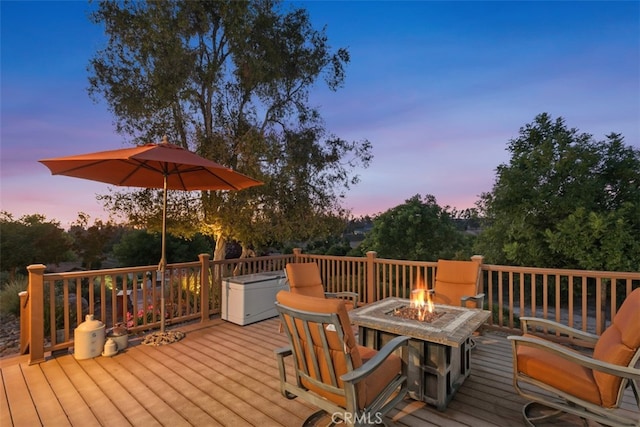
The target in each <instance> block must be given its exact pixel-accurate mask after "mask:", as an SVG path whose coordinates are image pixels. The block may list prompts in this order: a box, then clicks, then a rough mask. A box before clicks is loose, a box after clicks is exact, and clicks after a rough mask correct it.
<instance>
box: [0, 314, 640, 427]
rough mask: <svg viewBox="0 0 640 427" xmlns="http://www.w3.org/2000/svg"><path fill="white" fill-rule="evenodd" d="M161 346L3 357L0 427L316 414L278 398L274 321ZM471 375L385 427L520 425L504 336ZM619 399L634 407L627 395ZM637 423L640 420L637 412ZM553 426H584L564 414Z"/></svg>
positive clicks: (405, 408)
mask: <svg viewBox="0 0 640 427" xmlns="http://www.w3.org/2000/svg"><path fill="white" fill-rule="evenodd" d="M179 330H181V331H183V332H186V334H187V335H186V337H185V338H184V339H182V340H181V341H179V342H177V343H173V344H170V345H165V346H160V347H149V346H145V345H137V343H136V340H131V341H130V346H129V348H127V349H126V350H125V351H123V352H121V353H119V354H118V355H116V356H114V357H111V358H109V357H97V358H94V359H89V360H81V361H78V360H76V359H75V358H74V357H73V356H72V355H71V354H65V355H58V356H56V357H51V358H49V359H48V360H47V361H46V362H44V363H41V364H39V365H32V366H29V365H27V363H26V359H25V357H13V358H9V359H2V360H0V369H1V374H2V388H1V389H0V426H2V427H6V426H36V425H52V426H64V425H75V426H82V427H85V426H87V427H88V426H94V425H95V426H99V425H101V426H110V427H111V426H127V425H135V426H138V425H139V426H145V427H147V426H154V425H168V426H171V427H178V426H188V425H192V426H260V427H262V426H285V427H294V426H299V425H301V423H302V422H303V420H304V419H305V418H306V417H307V416H309V415H311V414H312V413H313V412H315V411H316V408H315V407H312V406H310V405H308V404H307V403H305V402H304V401H302V400H300V399H296V400H287V399H285V398H284V397H283V396H281V395H280V393H279V384H278V383H279V380H278V368H277V365H276V360H275V357H274V354H273V350H274V349H275V348H277V347H281V346H283V345H286V337H285V336H284V335H283V334H280V333H279V332H278V321H277V320H276V319H270V320H266V321H263V322H260V323H256V324H253V325H248V326H244V327H241V326H237V325H235V324H232V323H228V322H225V321H222V320H220V319H215V320H212V321H210V322H208V323H206V324H201V323H198V324H192V325H184V326H182V327H180V328H179ZM477 342H478V345H477V347H476V348H475V349H474V350H473V353H472V373H471V376H470V377H469V378H468V379H467V381H466V382H465V383H464V384H463V385H462V387H461V388H460V390H459V391H458V393H457V395H456V396H455V398H454V399H453V401H452V402H451V403H450V404H449V406H448V408H447V410H446V411H444V412H439V411H437V410H436V409H435V408H433V407H430V406H428V405H426V404H424V403H421V402H416V401H412V400H411V399H409V398H407V399H406V400H405V401H404V402H403V403H401V404H399V405H398V406H397V407H396V410H395V411H394V412H393V413H392V414H391V418H390V420H388V421H387V424H388V425H389V426H393V425H396V426H474V427H482V426H501V427H503V426H518V425H523V423H522V419H521V415H520V410H521V407H522V405H523V404H524V403H525V402H524V400H523V399H522V398H520V397H519V396H518V395H517V394H516V393H515V391H514V389H513V386H512V383H511V377H512V374H511V347H510V343H509V342H508V341H507V339H506V338H505V337H503V336H500V335H497V334H492V333H487V334H485V335H484V336H481V337H478V338H477ZM626 400H627V401H628V402H629V403H631V402H632V396H631V394H630V391H629V390H628V392H627V396H626ZM639 416H640V414H639ZM558 425H575V426H578V425H582V424H581V422H580V420H578V419H576V418H573V417H565V418H563V419H561V420H560V422H559V424H558Z"/></svg>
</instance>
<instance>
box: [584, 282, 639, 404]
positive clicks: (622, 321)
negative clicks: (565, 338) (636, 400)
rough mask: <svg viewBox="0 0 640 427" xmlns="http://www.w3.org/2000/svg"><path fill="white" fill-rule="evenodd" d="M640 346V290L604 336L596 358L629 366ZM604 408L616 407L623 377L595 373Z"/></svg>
mask: <svg viewBox="0 0 640 427" xmlns="http://www.w3.org/2000/svg"><path fill="white" fill-rule="evenodd" d="M639 347H640V288H638V289H636V290H635V291H633V292H631V293H630V294H629V295H628V296H627V298H626V299H625V301H624V303H623V304H622V306H620V310H618V312H617V313H616V315H615V317H614V318H613V322H612V323H611V325H610V326H609V327H608V328H607V329H606V330H605V331H604V332H603V333H602V335H601V336H600V338H599V339H598V342H597V343H596V346H595V348H594V349H593V358H594V359H597V360H601V361H603V362H608V363H613V364H615V365H620V366H629V364H630V363H631V360H632V358H633V356H634V355H635V354H636V352H637V351H638V348H639ZM594 377H595V381H596V383H597V384H598V388H599V389H600V396H601V398H602V402H603V406H605V407H607V408H609V407H613V406H614V405H615V404H616V402H617V398H618V392H619V391H620V385H621V383H622V378H620V377H616V376H614V375H609V374H605V373H603V372H594Z"/></svg>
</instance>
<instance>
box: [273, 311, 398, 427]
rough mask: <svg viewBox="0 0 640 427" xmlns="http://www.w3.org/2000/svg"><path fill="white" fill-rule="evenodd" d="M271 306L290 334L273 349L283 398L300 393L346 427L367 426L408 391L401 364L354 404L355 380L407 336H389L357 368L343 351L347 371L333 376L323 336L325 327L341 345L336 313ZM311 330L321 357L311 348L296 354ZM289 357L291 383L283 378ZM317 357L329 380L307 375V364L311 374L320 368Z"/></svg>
mask: <svg viewBox="0 0 640 427" xmlns="http://www.w3.org/2000/svg"><path fill="white" fill-rule="evenodd" d="M276 308H277V310H278V312H279V314H280V320H281V323H282V325H284V329H285V330H286V332H287V336H288V337H289V342H290V343H291V345H289V346H287V347H283V348H279V349H277V350H275V353H276V358H277V361H278V369H279V372H280V392H281V393H282V395H283V396H285V397H286V398H287V399H294V398H296V397H301V398H302V399H304V400H306V401H308V402H309V403H311V404H313V405H315V406H318V407H319V408H321V410H322V411H326V412H328V413H330V414H335V415H337V416H338V417H340V418H342V419H343V420H344V422H345V424H346V425H348V426H360V425H370V423H371V422H372V421H380V418H381V417H382V416H384V415H385V414H386V413H387V412H389V411H390V410H391V409H392V408H393V407H395V406H396V405H397V404H398V403H399V402H400V401H402V400H403V399H404V397H405V395H406V393H407V375H406V364H405V363H404V362H403V364H402V372H401V373H399V374H398V375H396V376H395V377H394V378H393V380H392V381H391V382H390V383H389V384H388V385H387V386H386V387H385V388H384V389H383V390H382V392H381V393H380V394H379V395H378V396H377V397H376V398H375V399H374V400H373V401H372V402H371V404H370V405H369V406H368V407H366V408H362V409H360V408H358V404H357V401H358V395H357V393H358V390H357V384H358V383H359V382H361V381H362V380H364V379H365V378H367V377H368V376H369V375H371V374H372V373H373V372H374V371H375V370H376V368H378V367H379V366H380V365H381V364H382V363H383V362H384V361H385V359H387V358H388V357H389V355H391V354H392V353H393V352H394V351H395V350H396V349H398V348H401V347H402V346H406V345H407V343H408V341H409V337H405V336H399V337H396V338H394V339H393V340H391V341H390V342H388V343H387V344H386V345H385V346H384V347H383V348H382V349H381V350H380V351H379V352H378V353H377V354H376V355H375V356H374V357H373V358H371V359H369V360H368V361H366V362H365V363H364V364H363V365H362V366H361V367H359V368H358V369H353V361H352V359H351V357H350V355H349V353H345V356H346V361H347V369H348V373H346V374H344V375H342V376H341V377H340V378H338V377H337V375H336V370H335V367H334V363H333V359H332V357H331V354H330V350H329V344H328V338H327V331H332V332H333V331H335V333H337V335H338V338H339V340H340V342H341V343H342V347H343V348H345V343H344V341H345V336H344V332H343V325H341V323H340V319H339V317H338V315H337V313H313V312H308V311H301V310H296V309H293V308H291V307H286V306H284V305H282V304H280V303H276ZM287 318H289V319H290V323H287ZM296 320H300V321H302V322H301V324H302V327H300V326H299V323H300V322H297V321H296ZM312 330H314V331H315V332H317V334H318V335H319V336H320V337H321V339H320V342H321V343H322V352H321V355H320V356H318V354H316V352H313V351H311V352H307V354H301V352H303V351H304V350H303V348H304V347H303V344H302V342H303V341H305V342H307V343H309V342H311V333H312ZM291 356H293V357H292V359H293V365H294V369H295V378H296V381H295V384H293V383H291V382H287V373H286V368H285V360H286V358H288V357H291ZM319 357H323V358H324V360H325V361H326V363H327V365H328V367H329V372H330V381H327V382H322V381H319V380H317V379H316V378H314V377H313V376H312V375H311V374H310V367H311V366H313V369H314V371H313V372H319V369H320V362H319V360H320V359H319ZM296 360H301V362H302V363H301V366H298V363H296ZM309 360H310V362H309V363H308V362H307V361H309ZM310 365H311V366H310ZM303 379H304V380H305V381H307V382H308V383H311V384H313V385H314V386H316V387H318V388H320V389H322V390H325V391H327V392H330V393H334V394H336V395H340V396H344V397H345V398H346V408H343V407H341V406H339V405H338V404H336V403H334V402H332V401H330V400H328V399H326V398H324V397H322V396H320V395H319V394H317V393H314V392H313V391H311V390H308V389H307V388H305V387H304V386H303V384H302V380H303ZM338 379H340V380H342V382H343V385H344V386H343V387H340V385H339V382H338ZM347 414H349V415H347ZM313 418H317V413H314V414H313V415H312V416H311V417H309V418H308V419H307V421H309V420H311V419H313Z"/></svg>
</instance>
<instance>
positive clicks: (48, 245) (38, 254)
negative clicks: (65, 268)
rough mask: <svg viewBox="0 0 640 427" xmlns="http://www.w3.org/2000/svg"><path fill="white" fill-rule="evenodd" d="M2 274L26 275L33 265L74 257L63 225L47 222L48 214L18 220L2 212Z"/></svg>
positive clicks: (67, 259) (27, 216) (58, 261)
mask: <svg viewBox="0 0 640 427" xmlns="http://www.w3.org/2000/svg"><path fill="white" fill-rule="evenodd" d="M0 236H2V240H1V241H0V253H2V257H1V258H0V263H1V265H0V271H9V273H10V275H11V279H14V278H15V275H16V273H17V272H26V267H27V266H29V265H30V264H45V265H46V264H58V263H60V262H63V261H69V260H71V259H72V258H73V254H72V253H71V251H70V249H71V244H72V241H71V238H70V237H69V235H68V234H67V233H65V231H64V230H63V229H62V228H60V223H59V222H55V221H47V220H46V217H45V216H44V215H39V214H32V215H24V216H22V217H20V219H18V220H15V219H14V218H13V215H11V214H10V213H9V212H5V211H3V212H0Z"/></svg>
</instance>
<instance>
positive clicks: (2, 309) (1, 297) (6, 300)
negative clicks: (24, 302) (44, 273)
mask: <svg viewBox="0 0 640 427" xmlns="http://www.w3.org/2000/svg"><path fill="white" fill-rule="evenodd" d="M28 285H29V282H28V281H27V278H26V277H25V276H21V275H18V276H16V278H15V279H13V280H10V281H9V282H7V283H6V284H5V285H4V286H2V288H1V290H0V318H2V317H4V316H6V315H8V314H13V315H14V316H17V317H19V316H20V296H19V294H20V292H22V291H26V290H27V287H28Z"/></svg>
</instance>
